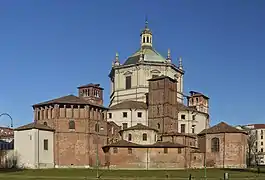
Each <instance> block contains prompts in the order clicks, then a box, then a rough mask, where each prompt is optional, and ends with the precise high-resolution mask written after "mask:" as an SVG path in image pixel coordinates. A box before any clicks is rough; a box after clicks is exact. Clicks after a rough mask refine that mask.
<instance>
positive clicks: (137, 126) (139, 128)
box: [120, 123, 158, 132]
mask: <svg viewBox="0 0 265 180" xmlns="http://www.w3.org/2000/svg"><path fill="white" fill-rule="evenodd" d="M128 130H152V131H156V132H158V130H157V129H154V128H150V127H148V126H145V125H143V124H141V123H137V125H135V126H131V127H129V128H126V129H123V130H121V131H120V132H123V131H128Z"/></svg>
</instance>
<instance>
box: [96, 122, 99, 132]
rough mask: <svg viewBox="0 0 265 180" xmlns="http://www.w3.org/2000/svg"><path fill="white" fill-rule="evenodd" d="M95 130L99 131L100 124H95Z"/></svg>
mask: <svg viewBox="0 0 265 180" xmlns="http://www.w3.org/2000/svg"><path fill="white" fill-rule="evenodd" d="M95 131H96V132H99V124H95Z"/></svg>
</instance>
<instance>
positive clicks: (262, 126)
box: [248, 124, 265, 129]
mask: <svg viewBox="0 0 265 180" xmlns="http://www.w3.org/2000/svg"><path fill="white" fill-rule="evenodd" d="M248 126H254V129H265V124H250V125H248Z"/></svg>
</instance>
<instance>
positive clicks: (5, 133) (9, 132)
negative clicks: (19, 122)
mask: <svg viewBox="0 0 265 180" xmlns="http://www.w3.org/2000/svg"><path fill="white" fill-rule="evenodd" d="M13 136H14V130H13V129H11V128H8V127H0V137H1V138H3V137H6V138H8V137H13Z"/></svg>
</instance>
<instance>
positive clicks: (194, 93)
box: [190, 91, 209, 99]
mask: <svg viewBox="0 0 265 180" xmlns="http://www.w3.org/2000/svg"><path fill="white" fill-rule="evenodd" d="M190 94H191V96H190V97H199V96H203V97H204V98H206V99H209V97H208V96H206V95H204V94H202V93H200V92H196V91H190Z"/></svg>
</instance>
